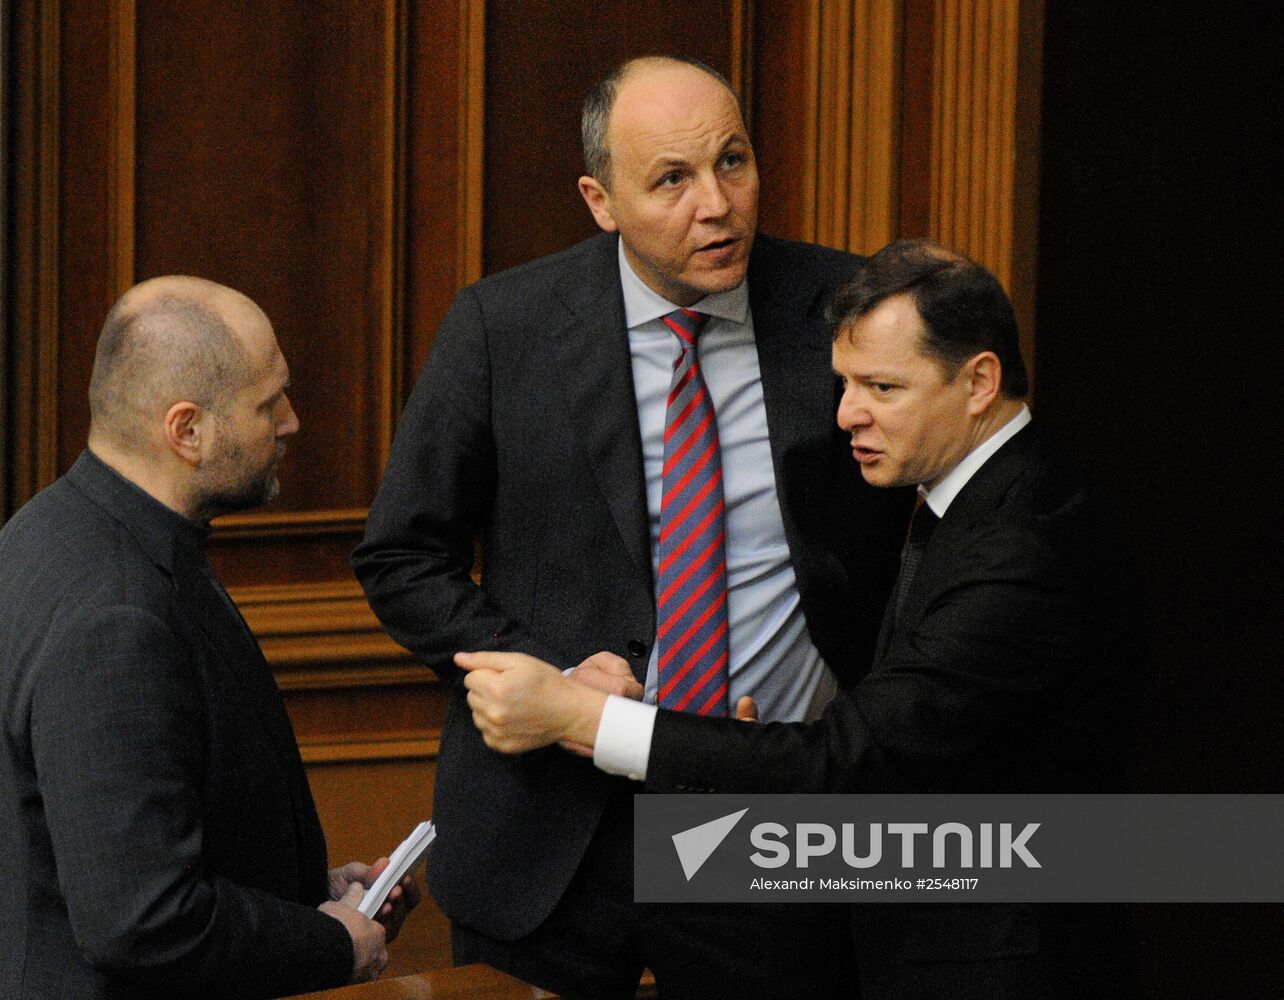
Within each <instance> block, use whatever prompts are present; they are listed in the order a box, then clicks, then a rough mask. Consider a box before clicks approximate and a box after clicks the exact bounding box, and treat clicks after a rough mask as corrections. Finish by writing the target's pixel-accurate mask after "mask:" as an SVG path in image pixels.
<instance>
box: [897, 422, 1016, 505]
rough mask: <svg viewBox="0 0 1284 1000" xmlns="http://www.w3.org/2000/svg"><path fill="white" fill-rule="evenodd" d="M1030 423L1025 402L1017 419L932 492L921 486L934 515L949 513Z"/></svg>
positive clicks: (977, 449)
mask: <svg viewBox="0 0 1284 1000" xmlns="http://www.w3.org/2000/svg"><path fill="white" fill-rule="evenodd" d="M1029 422H1030V407H1028V406H1026V405H1025V404H1024V403H1022V404H1021V410H1020V412H1019V413H1017V415H1016V416H1015V417H1013V418H1012V419H1011V420H1009V421H1008V422H1007V423H1006V424H1004V425H1003V426H1002V427H1000V428H999V429H998V430H997V431H995V432H994V433H993V434H991V435H990V436H989V437H988V438H986V439H985V440H984V441H982V442H981V443H980V444H978V445H977V446H976V447H975V448H973V449H972V450H971V451H970V452H968V454H967V457H966V458H964V459H963V461H961V462H959V464H958V465H956V466H954V468H953V469H952V470H951V471H950V473H949V475H947V476H946V477H945V478H944V479H942V480H941V481H940V482H939V483H937V484H936V485H935V486H933V487H932V488H931V489H930V490H929V489H925V488H924V487H923V485H922V484H921V483H920V484H919V487H918V491H919V493H921V494H922V496H923V499H924V500H925V501H926V502H927V505H928V506H929V507H930V508H931V509H932V513H933V514H935V515H936V516H937V517H944V516H945V512H946V510H948V509H949V506H950V504H952V503H953V502H954V498H955V497H956V496H958V495H959V493H960V492H962V490H963V487H964V486H966V485H967V484H968V480H970V479H971V478H972V477H973V476H975V475H976V474H977V472H978V471H979V470H980V468H981V466H983V465H984V464H985V463H986V462H987V461H989V459H990V457H991V456H992V455H993V454H994V453H995V452H996V451H998V450H999V449H1000V448H1002V447H1003V446H1004V445H1005V444H1007V443H1008V441H1010V440H1011V439H1012V438H1013V437H1015V436H1016V432H1017V431H1019V430H1021V428H1022V427H1024V426H1025V425H1026V424H1028V423H1029Z"/></svg>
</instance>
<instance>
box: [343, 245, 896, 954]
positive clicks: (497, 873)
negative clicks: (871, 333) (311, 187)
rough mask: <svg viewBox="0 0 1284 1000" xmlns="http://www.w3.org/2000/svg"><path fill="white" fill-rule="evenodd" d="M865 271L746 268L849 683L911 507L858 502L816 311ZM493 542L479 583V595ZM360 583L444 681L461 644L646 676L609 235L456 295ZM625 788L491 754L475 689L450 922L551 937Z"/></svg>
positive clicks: (442, 872) (398, 635) (459, 763)
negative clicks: (619, 660)
mask: <svg viewBox="0 0 1284 1000" xmlns="http://www.w3.org/2000/svg"><path fill="white" fill-rule="evenodd" d="M854 263H855V258H853V257H851V256H850V255H848V254H844V253H840V252H837V251H833V250H826V249H823V248H820V247H815V246H807V245H804V244H798V243H786V242H781V241H778V240H771V239H768V238H766V237H761V236H760V237H758V239H757V241H756V242H755V244H754V249H753V253H752V256H751V259H750V265H749V294H750V306H751V309H752V312H753V322H754V330H755V336H756V340H757V344H758V357H759V362H760V366H761V370H762V382H763V392H764V397H765V406H766V410H767V422H768V428H769V433H770V437H771V448H772V456H773V460H774V465H775V476H776V484H777V489H778V492H779V496H780V505H781V512H782V514H783V517H784V525H785V534H786V537H787V539H788V543H789V548H790V553H791V556H792V559H793V563H794V568H795V570H796V574H797V579H798V588H799V592H800V594H801V599H802V605H803V610H804V614H805V616H806V621H807V627H808V629H809V631H810V633H811V636H812V639H813V641H814V642H815V643H816V645H817V647H818V648H819V650H820V651H821V653H822V655H823V656H824V657H825V659H826V661H827V662H828V663H829V665H830V666H831V667H833V668H834V669H835V670H836V671H837V672H838V674H839V676H840V678H845V679H847V680H848V681H850V680H852V679H854V676H855V672H856V665H857V664H860V663H862V654H863V653H867V652H868V651H869V650H871V649H872V647H873V640H874V637H875V633H876V626H875V623H876V622H877V620H878V616H879V613H880V612H881V607H882V602H883V600H884V599H885V596H886V593H887V589H888V587H889V586H890V582H891V578H892V576H893V575H894V573H895V559H896V550H897V547H898V546H899V535H898V531H903V525H904V518H905V515H906V513H907V509H908V508H907V507H906V506H905V505H904V503H903V501H904V499H905V498H904V497H896V496H887V495H885V494H881V493H878V492H877V491H874V490H872V489H870V488H869V487H867V486H866V485H865V484H864V482H863V481H862V480H861V479H860V476H859V474H858V471H857V470H856V468H855V463H853V462H852V461H851V458H850V456H849V454H848V451H847V446H846V443H845V439H844V437H843V435H842V434H841V433H840V432H839V431H838V430H837V428H836V426H835V423H834V411H835V400H836V395H835V382H834V377H833V374H832V372H831V370H830V344H831V341H830V337H829V333H828V331H827V328H826V324H825V322H824V319H823V305H824V300H825V298H826V296H827V294H828V293H829V292H830V291H832V290H833V289H834V288H835V286H836V285H837V284H839V283H840V282H842V281H843V280H845V279H846V278H847V277H848V276H849V275H850V273H851V271H852V269H853V265H854ZM478 532H480V533H481V539H482V584H481V586H480V587H478V586H475V585H474V584H473V582H472V580H471V579H470V576H469V570H470V567H471V566H472V564H473V540H474V537H475V535H476V533H478ZM354 565H355V567H356V571H357V575H358V576H359V577H360V578H361V581H362V583H363V584H364V586H365V589H366V593H367V595H368V596H369V598H370V601H371V604H372V606H373V607H374V609H375V611H376V612H377V613H378V615H379V617H380V619H381V620H382V621H383V623H384V625H385V626H386V627H387V629H388V631H389V632H390V634H391V635H392V636H393V637H394V638H395V639H397V640H398V641H399V642H401V643H403V644H404V645H406V646H407V647H409V648H410V650H411V651H413V652H414V653H415V655H416V656H418V657H419V658H420V659H421V660H422V661H423V662H424V663H426V664H428V665H429V666H431V667H432V668H433V669H435V670H436V671H437V672H438V673H439V674H441V676H442V677H443V678H445V679H446V680H448V681H450V682H452V683H455V684H460V677H459V671H457V670H456V669H455V668H454V667H452V666H451V663H450V658H451V656H452V655H453V654H454V653H455V652H457V651H458V650H461V649H464V650H466V649H508V650H521V651H525V652H528V653H532V654H534V655H536V656H539V657H542V658H543V659H545V660H548V661H550V662H552V663H556V664H559V665H561V666H563V667H569V666H574V665H575V664H577V663H579V662H580V661H581V660H582V659H583V658H584V657H586V656H589V655H591V654H593V653H595V652H597V651H599V650H604V649H605V650H612V651H614V652H616V653H618V654H620V655H621V656H625V657H628V658H631V661H632V662H633V663H634V664H635V667H636V672H637V674H638V676H639V678H641V677H642V676H643V674H644V672H645V670H646V664H647V659H648V654H649V652H650V644H651V642H652V641H653V638H654V635H655V629H656V624H655V597H654V594H653V589H652V579H651V554H650V537H649V532H648V525H647V507H646V494H645V484H644V482H643V466H642V455H641V443H640V439H639V431H638V418H637V407H636V401H635V398H634V393H633V386H632V374H631V365H630V360H629V347H628V336H627V331H626V329H625V322H624V304H623V297H622V293H621V291H620V276H619V264H618V258H617V238H616V237H615V236H613V235H605V234H603V235H599V236H597V237H595V238H593V239H590V240H587V241H586V242H584V243H581V244H579V245H577V246H575V247H572V248H571V249H569V250H567V251H564V252H562V253H559V254H555V255H553V256H551V257H546V258H543V259H541V260H537V261H534V262H532V263H530V264H527V265H524V266H522V267H519V268H516V269H514V270H511V271H507V272H505V273H503V274H499V275H495V276H493V277H490V278H487V279H485V280H483V281H481V282H479V283H477V284H476V285H473V286H471V287H469V288H466V289H464V290H463V291H462V292H460V294H459V296H458V297H457V298H456V300H455V303H454V306H453V307H452V308H451V310H450V313H449V314H448V315H447V317H446V319H445V321H444V322H443V324H442V327H441V330H440V332H439V333H438V335H437V339H436V341H435V343H434V345H433V351H432V355H431V357H430V358H429V360H428V363H427V364H426V365H425V367H424V370H423V372H422V374H421V376H420V379H419V382H418V385H417V386H416V387H415V390H414V393H413V394H412V396H411V398H410V401H409V403H408V404H407V407H406V410H405V413H404V415H403V417H402V421H401V425H400V427H399V429H398V431H397V436H396V441H395V442H394V444H393V449H392V455H391V458H390V459H389V462H388V468H387V472H386V474H385V476H384V480H383V484H382V486H381V487H380V490H379V495H378V497H377V498H376V499H375V502H374V505H373V506H372V508H371V511H370V519H369V523H368V526H367V530H366V538H365V541H364V542H363V544H362V545H361V546H360V547H359V548H358V549H357V551H356V553H355V555H354ZM863 662H868V661H867V660H865V661H863ZM613 781H614V779H609V778H607V777H606V776H604V775H602V774H601V773H599V772H598V771H596V770H595V769H594V768H593V767H592V765H591V764H590V763H588V762H587V761H583V760H579V759H575V758H572V757H570V756H569V755H567V754H566V753H564V752H563V751H561V750H558V749H556V748H553V749H551V750H548V751H543V752H538V753H534V754H527V755H525V756H522V757H506V756H503V755H500V754H497V753H494V752H493V751H491V750H489V749H487V747H486V746H485V745H484V744H483V743H482V740H481V737H480V736H479V734H478V733H477V731H476V729H474V727H473V725H472V723H471V721H470V716H469V713H468V709H467V705H466V704H465V702H464V698H463V691H462V687H460V688H459V689H458V690H457V693H456V697H455V699H454V701H453V703H452V706H451V711H450V713H449V715H448V717H447V720H446V726H445V733H444V738H443V745H442V752H441V758H440V761H439V763H438V770H437V778H436V802H435V805H434V812H435V817H434V818H435V819H436V820H437V821H438V824H439V828H440V831H441V833H440V836H439V839H438V841H437V845H436V846H435V847H434V849H433V850H434V856H433V865H432V870H431V872H430V873H429V884H430V887H431V888H432V891H433V894H434V895H435V897H436V898H437V900H438V901H439V903H440V904H441V906H442V908H443V909H444V910H445V912H446V913H447V914H448V915H449V916H450V917H451V918H452V919H453V920H455V921H458V922H460V923H462V924H465V925H467V926H470V927H473V928H476V929H478V930H481V931H483V932H485V933H487V934H489V935H491V936H493V937H498V938H509V939H511V938H515V937H518V936H521V935H523V934H525V933H527V932H529V931H531V930H532V929H533V928H535V927H536V926H538V925H539V924H540V923H541V922H542V921H543V920H544V918H545V917H546V916H547V915H548V913H549V912H550V911H551V910H552V908H553V906H554V904H555V903H556V902H557V900H558V899H559V898H560V897H561V895H562V893H563V891H564V890H565V888H566V885H567V883H568V882H569V881H570V878H571V876H572V874H573V873H574V872H575V870H576V867H577V866H578V864H579V862H580V859H581V857H582V856H583V854H584V850H585V848H586V846H587V844H588V841H589V838H590V837H591V835H592V833H593V830H594V828H595V826H596V824H597V821H598V817H599V816H600V815H601V810H602V806H603V803H604V802H605V800H606V798H607V796H608V794H609V792H610V789H611V788H612V784H613Z"/></svg>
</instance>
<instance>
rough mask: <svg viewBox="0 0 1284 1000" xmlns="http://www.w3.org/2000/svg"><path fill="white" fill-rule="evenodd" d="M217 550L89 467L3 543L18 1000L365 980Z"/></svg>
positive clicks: (276, 988) (0, 916) (273, 989)
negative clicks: (330, 903) (330, 907)
mask: <svg viewBox="0 0 1284 1000" xmlns="http://www.w3.org/2000/svg"><path fill="white" fill-rule="evenodd" d="M205 534H206V529H203V528H200V527H197V526H196V525H193V524H191V523H190V522H188V521H187V520H186V519H184V518H182V517H180V516H179V515H178V514H176V513H174V512H173V511H171V510H169V509H168V508H166V507H164V506H163V505H162V504H160V503H158V502H157V501H156V500H154V499H152V498H151V497H149V496H148V495H146V494H145V493H143V492H142V491H141V490H139V489H138V488H137V487H135V486H134V485H133V484H132V483H129V482H128V481H126V480H125V479H123V478H121V477H120V476H119V475H117V474H116V473H115V472H114V471H112V470H111V469H109V468H108V467H107V466H105V465H103V464H102V463H101V462H99V461H98V460H97V459H96V458H95V457H94V456H93V455H92V454H90V453H89V452H86V453H85V454H83V455H82V456H81V457H80V459H79V460H78V461H77V462H76V464H75V465H74V466H73V467H72V469H71V471H70V472H69V473H68V474H67V475H66V476H65V477H64V478H62V479H61V480H59V481H58V482H57V483H55V484H54V485H53V486H51V487H50V488H49V489H47V490H45V491H44V492H43V493H41V494H40V495H39V496H37V497H36V498H35V499H33V500H32V501H31V502H30V503H29V504H27V505H26V506H25V507H24V508H23V509H22V510H20V511H19V512H18V513H17V514H16V515H15V516H14V518H13V519H12V520H11V521H10V522H9V524H8V525H6V527H5V528H4V530H3V531H2V532H0V718H2V719H3V725H4V743H3V746H2V747H0V881H3V883H4V885H5V891H3V892H0V926H3V928H4V933H3V934H0V997H5V998H14V1000H18V998H21V1000H32V998H43V997H59V998H63V997H77V998H81V997H86V998H88V997H140V998H142V997H146V998H154V997H160V996H164V997H187V996H218V997H231V996H236V997H268V996H278V995H280V994H283V993H295V992H300V991H304V990H311V989H320V988H323V987H328V986H335V985H339V984H342V983H344V982H346V981H347V979H348V977H349V976H350V975H351V972H352V943H351V939H350V938H349V936H348V933H347V931H346V930H345V929H344V928H343V926H342V925H341V924H340V923H339V922H338V921H336V920H334V919H333V918H331V917H328V916H326V915H325V914H323V913H320V912H318V911H317V910H316V909H315V907H316V905H317V904H318V903H320V902H321V901H322V900H324V899H325V898H327V884H326V882H327V879H326V855H325V842H324V840H323V838H322V834H321V828H320V824H319V823H318V821H317V816H316V811H315V809H314V807H313V804H312V798H311V795H310V793H309V791H308V785H307V779H306V777H305V775H304V773H303V767H302V764H301V762H300V760H299V754H298V750H297V748H296V746H295V743H294V734H293V732H292V730H291V728H290V723H289V720H288V719H287V718H286V715H285V710H284V707H283V706H282V704H281V699H280V695H279V694H278V693H277V691H276V687H275V685H274V683H273V681H272V677H271V674H270V673H269V671H268V668H267V664H266V663H265V662H264V661H263V657H262V655H261V653H260V652H259V649H258V645H257V644H256V643H255V642H254V640H253V638H252V636H251V635H250V633H249V631H248V630H247V629H246V627H245V625H244V623H243V622H242V621H241V619H240V617H239V615H237V613H236V612H235V610H234V609H233V608H232V607H231V606H230V604H228V603H226V601H225V598H224V597H223V596H222V594H221V592H220V591H219V590H217V589H215V588H216V584H214V583H213V581H212V577H206V576H205V574H204V572H203V570H207V569H208V567H207V566H206V564H205V562H204V556H203V555H202V554H201V550H200V543H201V541H202V540H203V538H204V536H205Z"/></svg>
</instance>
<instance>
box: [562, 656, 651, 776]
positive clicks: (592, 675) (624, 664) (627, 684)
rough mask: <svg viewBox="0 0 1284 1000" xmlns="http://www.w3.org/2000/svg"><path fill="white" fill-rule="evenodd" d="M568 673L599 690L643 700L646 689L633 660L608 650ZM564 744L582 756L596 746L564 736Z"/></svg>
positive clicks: (577, 680)
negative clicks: (634, 674) (632, 665)
mask: <svg viewBox="0 0 1284 1000" xmlns="http://www.w3.org/2000/svg"><path fill="white" fill-rule="evenodd" d="M566 676H567V677H569V678H570V679H571V680H573V681H574V682H575V683H576V684H583V685H584V686H585V687H591V688H593V689H594V690H595V691H605V692H606V693H607V694H618V695H619V696H620V697H621V698H632V699H633V700H634V701H641V700H642V694H643V691H644V690H645V689H644V688H643V687H642V685H641V684H639V683H638V680H637V678H636V677H634V676H633V668H632V667H630V666H629V661H628V660H626V659H624V657H622V656H616V655H615V654H614V653H608V652H606V651H605V650H603V651H602V652H600V653H594V654H593V655H592V656H590V657H589V658H588V659H587V660H585V661H584V662H583V663H581V664H580V665H579V666H578V667H572V668H571V670H569V671H568V672H567V674H566ZM561 747H562V749H563V750H569V751H571V753H573V754H578V755H579V756H581V757H592V756H593V748H592V747H590V746H585V745H584V744H583V743H572V742H570V741H569V740H562V741H561Z"/></svg>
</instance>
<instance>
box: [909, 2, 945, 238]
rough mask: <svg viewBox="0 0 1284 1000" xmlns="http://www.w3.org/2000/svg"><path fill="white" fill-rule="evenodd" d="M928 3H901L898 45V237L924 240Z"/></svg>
mask: <svg viewBox="0 0 1284 1000" xmlns="http://www.w3.org/2000/svg"><path fill="white" fill-rule="evenodd" d="M934 6H935V5H934V4H933V2H932V0H905V2H904V4H903V6H902V10H903V15H902V16H903V20H902V25H903V36H902V43H901V176H900V201H901V212H900V235H901V236H904V237H907V238H909V237H918V236H927V235H929V234H930V232H931V212H932V58H933V55H932V53H933V47H934V45H935V44H936V39H935V31H936V18H935V13H934Z"/></svg>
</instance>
